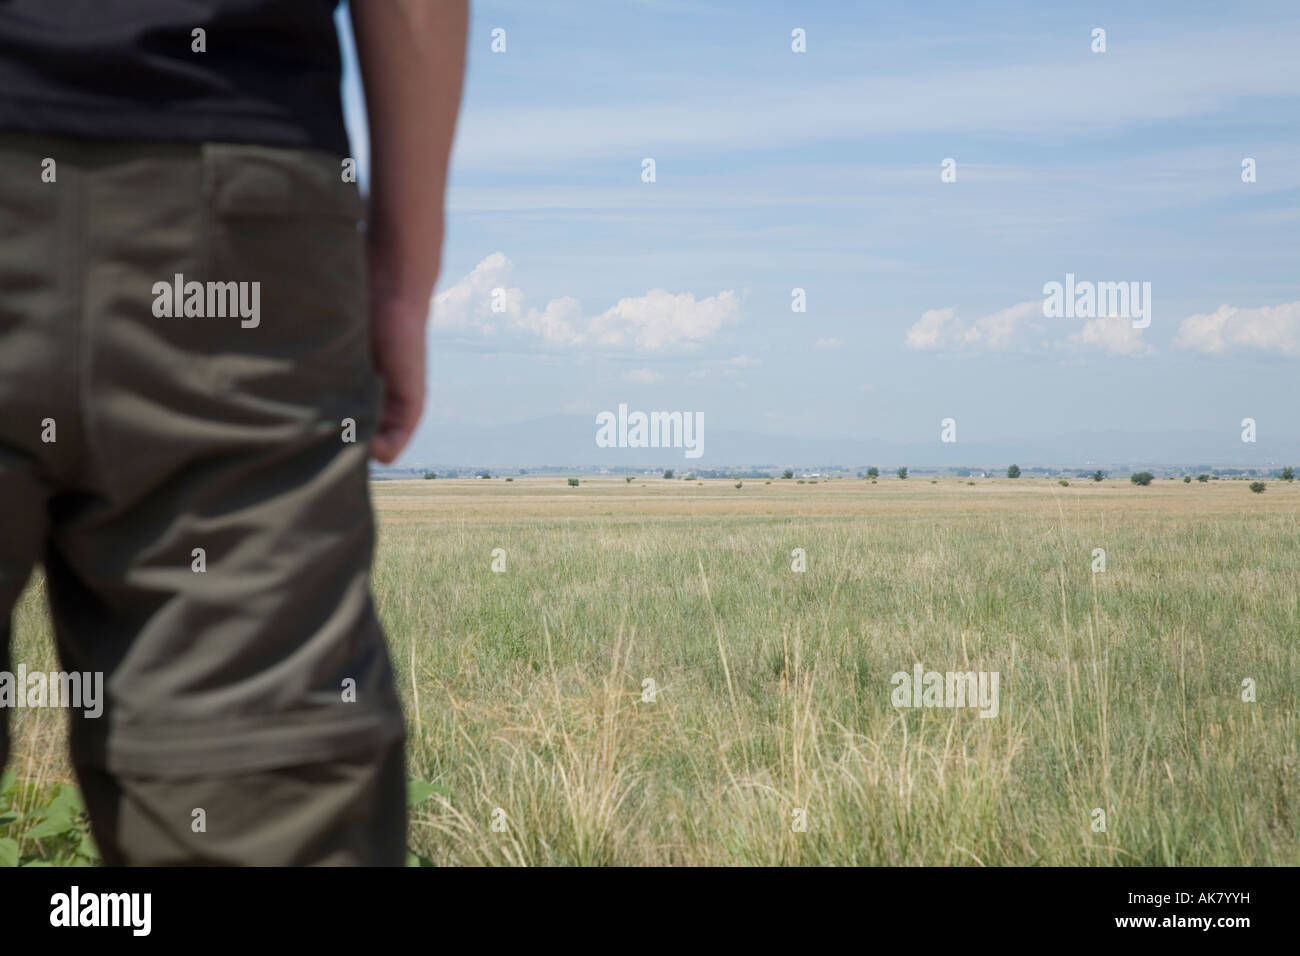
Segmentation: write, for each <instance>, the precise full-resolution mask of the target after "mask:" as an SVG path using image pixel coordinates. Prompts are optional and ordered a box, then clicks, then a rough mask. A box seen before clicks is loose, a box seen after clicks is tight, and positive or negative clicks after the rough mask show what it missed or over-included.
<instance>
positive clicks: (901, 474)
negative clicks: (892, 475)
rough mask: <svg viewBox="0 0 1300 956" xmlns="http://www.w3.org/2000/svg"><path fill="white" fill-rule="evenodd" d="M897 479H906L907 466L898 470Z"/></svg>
mask: <svg viewBox="0 0 1300 956" xmlns="http://www.w3.org/2000/svg"><path fill="white" fill-rule="evenodd" d="M898 477H899V478H906V477H907V466H906V465H904V466H903V467H902V468H900V469H898Z"/></svg>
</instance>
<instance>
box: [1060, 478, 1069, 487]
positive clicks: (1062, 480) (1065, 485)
mask: <svg viewBox="0 0 1300 956" xmlns="http://www.w3.org/2000/svg"><path fill="white" fill-rule="evenodd" d="M1057 484H1058V485H1061V486H1062V487H1064V488H1068V487H1070V483H1069V482H1068V481H1066V480H1065V479H1064V478H1062V479H1061V480H1060V481H1058V482H1057Z"/></svg>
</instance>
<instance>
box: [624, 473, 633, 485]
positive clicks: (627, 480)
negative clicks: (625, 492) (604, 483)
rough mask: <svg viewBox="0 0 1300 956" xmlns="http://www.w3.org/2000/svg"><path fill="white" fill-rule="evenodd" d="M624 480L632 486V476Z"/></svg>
mask: <svg viewBox="0 0 1300 956" xmlns="http://www.w3.org/2000/svg"><path fill="white" fill-rule="evenodd" d="M623 480H624V481H626V482H627V483H628V484H629V485H630V484H632V476H631V475H628V476H627V477H625V478H624V479H623Z"/></svg>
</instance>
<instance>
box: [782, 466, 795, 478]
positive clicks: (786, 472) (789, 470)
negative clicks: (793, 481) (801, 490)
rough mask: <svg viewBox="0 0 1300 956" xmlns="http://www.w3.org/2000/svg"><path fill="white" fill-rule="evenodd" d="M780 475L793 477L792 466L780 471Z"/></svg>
mask: <svg viewBox="0 0 1300 956" xmlns="http://www.w3.org/2000/svg"><path fill="white" fill-rule="evenodd" d="M781 477H782V478H793V477H794V469H793V468H787V469H786V470H785V471H783V472H781Z"/></svg>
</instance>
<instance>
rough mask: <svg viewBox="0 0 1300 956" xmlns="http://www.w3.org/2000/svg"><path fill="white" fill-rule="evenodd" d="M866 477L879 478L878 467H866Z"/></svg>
mask: <svg viewBox="0 0 1300 956" xmlns="http://www.w3.org/2000/svg"><path fill="white" fill-rule="evenodd" d="M867 477H868V478H879V477H880V469H879V468H877V467H875V466H874V465H873V466H872V467H870V468H868V469H867Z"/></svg>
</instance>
